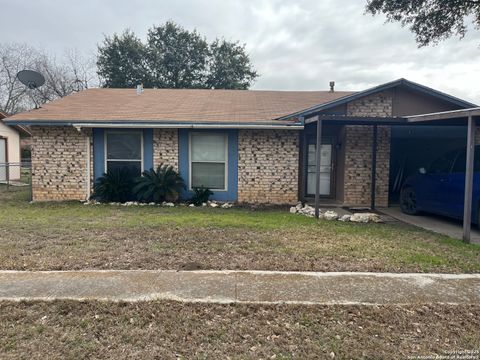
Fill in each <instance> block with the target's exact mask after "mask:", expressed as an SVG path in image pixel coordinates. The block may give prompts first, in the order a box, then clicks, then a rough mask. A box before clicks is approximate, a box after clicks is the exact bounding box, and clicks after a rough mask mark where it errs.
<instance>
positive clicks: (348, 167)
mask: <svg viewBox="0 0 480 360" xmlns="http://www.w3.org/2000/svg"><path fill="white" fill-rule="evenodd" d="M392 99H393V98H392V96H391V93H390V92H383V93H379V94H374V95H371V96H367V97H365V98H362V99H360V100H356V101H352V102H351V103H348V105H347V114H348V115H349V116H359V117H362V116H372V117H386V116H392ZM372 143H373V127H372V126H365V125H347V126H346V127H345V174H344V176H345V183H344V204H345V205H348V206H370V201H371V188H370V187H371V177H372V176H371V174H372V173H371V171H372ZM389 171H390V127H389V126H379V127H378V138H377V171H376V188H375V198H376V201H375V202H376V205H377V206H388V186H389Z"/></svg>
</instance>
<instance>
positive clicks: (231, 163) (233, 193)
mask: <svg viewBox="0 0 480 360" xmlns="http://www.w3.org/2000/svg"><path fill="white" fill-rule="evenodd" d="M191 131H195V132H197V131H206V132H212V131H214V132H222V133H227V134H228V169H227V171H228V186H227V190H226V191H218V190H214V191H213V195H212V196H211V199H212V200H218V201H237V198H238V131H237V130H236V129H228V130H209V129H194V130H192V129H180V130H179V132H178V142H179V145H178V163H179V172H180V175H181V176H182V178H183V180H184V181H185V185H186V187H187V189H186V190H185V191H183V192H182V194H181V199H183V200H187V199H189V198H190V197H191V196H192V194H193V192H192V191H190V190H189V189H190V159H189V153H190V149H189V136H190V132H191Z"/></svg>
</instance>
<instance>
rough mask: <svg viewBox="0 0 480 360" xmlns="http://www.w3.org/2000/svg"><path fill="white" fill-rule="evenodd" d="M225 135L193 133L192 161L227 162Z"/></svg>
mask: <svg viewBox="0 0 480 360" xmlns="http://www.w3.org/2000/svg"><path fill="white" fill-rule="evenodd" d="M226 146H227V139H226V136H225V134H211V133H210V134H209V133H192V161H226V158H225V153H226Z"/></svg>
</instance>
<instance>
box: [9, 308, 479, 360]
mask: <svg viewBox="0 0 480 360" xmlns="http://www.w3.org/2000/svg"><path fill="white" fill-rule="evenodd" d="M0 324H1V326H0V357H1V358H2V359H14V358H15V359H17V358H29V359H44V358H45V356H47V354H48V358H49V359H65V358H74V359H97V358H98V359H100V358H101V359H126V358H141V359H225V358H232V359H237V358H239V359H240V358H241V359H260V358H263V359H330V358H331V353H333V354H334V356H335V357H334V358H336V359H402V358H407V357H408V356H422V355H432V354H439V355H444V354H446V353H447V352H449V351H450V352H452V351H462V350H478V349H479V348H480V307H479V306H448V305H435V306H381V307H361V306H289V305H279V306H253V305H213V304H209V305H205V304H182V303H177V302H141V303H129V304H127V303H105V302H73V301H55V302H51V303H50V302H28V303H13V302H2V303H0ZM477 354H478V353H477Z"/></svg>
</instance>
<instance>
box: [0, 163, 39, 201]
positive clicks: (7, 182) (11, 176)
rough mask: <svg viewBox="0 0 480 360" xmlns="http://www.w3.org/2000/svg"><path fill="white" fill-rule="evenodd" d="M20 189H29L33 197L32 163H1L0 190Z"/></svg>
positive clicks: (30, 197)
mask: <svg viewBox="0 0 480 360" xmlns="http://www.w3.org/2000/svg"><path fill="white" fill-rule="evenodd" d="M18 190H27V191H28V193H29V199H30V200H31V199H32V164H31V163H30V162H28V161H24V162H19V163H13V162H8V163H0V191H18Z"/></svg>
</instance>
